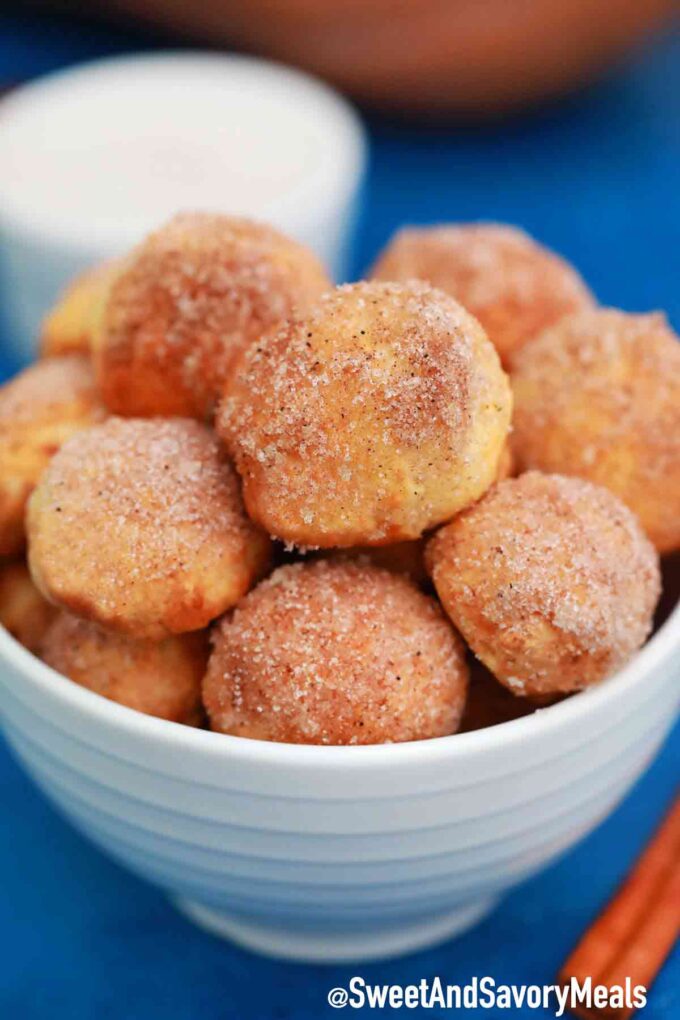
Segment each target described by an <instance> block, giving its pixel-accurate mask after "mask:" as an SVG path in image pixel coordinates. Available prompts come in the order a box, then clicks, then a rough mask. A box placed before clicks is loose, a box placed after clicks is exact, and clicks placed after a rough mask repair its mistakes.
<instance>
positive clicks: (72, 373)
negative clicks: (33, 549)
mask: <svg viewBox="0 0 680 1020" xmlns="http://www.w3.org/2000/svg"><path fill="white" fill-rule="evenodd" d="M104 417H106V411H105V409H104V406H103V404H102V403H101V400H100V399H99V396H98V393H97V389H96V387H95V383H94V377H93V374H92V369H91V367H90V364H89V361H88V359H87V358H85V357H84V356H82V355H80V354H69V355H63V356H61V357H54V358H46V359H45V360H43V361H40V362H38V363H37V364H35V365H31V366H30V367H29V368H27V369H25V370H24V371H23V372H20V373H19V375H17V376H16V377H15V378H14V379H12V380H11V381H10V382H8V383H6V384H5V385H4V386H2V387H0V556H10V555H14V554H16V553H17V552H19V551H20V550H21V549H22V548H23V546H24V542H25V528H24V511H25V507H26V501H27V500H28V497H29V496H30V494H31V492H32V491H33V488H34V486H35V484H36V482H37V481H38V478H39V477H40V475H41V473H42V471H43V470H44V468H45V467H46V465H47V464H48V462H49V460H50V458H51V457H52V456H53V455H54V453H55V452H56V451H57V450H58V449H59V447H60V446H61V445H62V443H63V442H64V441H65V440H66V439H68V438H69V436H71V435H73V434H74V433H75V432H77V431H78V430H79V429H82V428H86V427H88V426H89V425H92V424H93V423H95V422H97V421H101V420H102V419H103V418H104Z"/></svg>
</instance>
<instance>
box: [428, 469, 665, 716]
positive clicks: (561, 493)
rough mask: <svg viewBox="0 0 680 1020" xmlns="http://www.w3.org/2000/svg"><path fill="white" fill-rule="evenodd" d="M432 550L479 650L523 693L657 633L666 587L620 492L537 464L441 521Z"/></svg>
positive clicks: (625, 653)
mask: <svg viewBox="0 0 680 1020" xmlns="http://www.w3.org/2000/svg"><path fill="white" fill-rule="evenodd" d="M427 561H428V565H429V567H430V572H431V575H432V579H433V581H434V584H435V587H436V589H437V593H438V594H439V597H440V599H441V601H442V604H443V606H444V608H445V609H446V611H447V613H448V614H449V616H450V617H451V619H452V620H453V622H454V623H455V624H456V626H457V627H458V629H459V630H460V632H461V634H462V635H463V637H464V638H465V640H466V641H467V643H468V644H469V645H470V647H471V648H472V650H473V652H474V653H475V655H476V656H477V657H478V658H479V659H481V661H482V662H483V663H484V664H485V665H486V666H487V667H488V668H489V669H490V670H491V672H492V673H493V674H494V675H495V676H496V678H497V679H498V680H500V681H501V682H502V683H504V684H505V685H506V686H507V687H508V688H509V689H510V690H511V691H512V692H513V693H514V694H517V695H519V696H534V695H542V694H551V693H568V692H570V691H575V690H580V689H581V688H584V687H587V686H588V685H590V684H593V683H597V682H598V681H599V680H602V679H603V678H604V677H606V676H608V675H609V674H611V673H613V672H614V671H615V670H616V669H618V668H619V667H620V666H622V665H623V664H624V663H625V662H626V661H627V660H628V659H629V658H630V656H631V655H632V654H633V653H634V652H635V651H636V650H637V649H638V648H639V647H640V646H641V645H642V644H643V642H644V641H645V639H646V637H647V636H648V634H649V633H650V630H651V626H652V614H653V612H654V607H655V605H656V603H657V600H658V597H659V592H660V575H659V564H658V557H657V555H656V552H655V550H654V548H653V546H652V545H651V543H650V542H649V540H648V539H647V538H646V536H645V534H644V532H643V531H642V529H641V527H640V526H639V524H638V522H637V519H636V518H635V516H634V515H633V514H632V513H631V512H630V510H628V508H627V507H626V506H624V504H623V503H621V501H620V500H619V499H617V497H616V496H614V495H612V493H610V492H608V491H607V490H606V489H603V488H601V487H599V486H596V485H593V484H591V483H590V482H587V481H583V480H581V479H578V478H566V477H563V476H560V475H543V474H540V473H539V472H537V471H531V472H528V473H526V474H524V475H521V476H520V477H519V478H515V479H508V480H507V481H504V482H501V483H499V484H498V485H497V486H495V487H494V488H493V489H492V490H491V491H490V492H489V493H488V494H487V495H486V496H485V497H484V498H483V499H482V500H480V502H479V503H477V504H476V505H475V506H474V507H472V508H471V509H469V510H467V511H466V512H465V513H463V514H461V515H460V516H459V517H457V518H456V519H455V520H454V521H452V522H451V523H450V524H449V525H447V526H446V527H445V528H442V529H441V530H440V531H439V532H438V533H437V534H436V535H435V536H434V538H433V539H432V540H431V542H430V544H429V546H428V549H427Z"/></svg>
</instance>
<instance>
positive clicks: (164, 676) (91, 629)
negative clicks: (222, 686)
mask: <svg viewBox="0 0 680 1020" xmlns="http://www.w3.org/2000/svg"><path fill="white" fill-rule="evenodd" d="M208 651H209V648H208V639H207V634H206V632H205V631H199V632H196V633H193V634H180V635H179V636H177V637H170V638H166V639H165V640H164V641H160V642H157V643H156V642H152V641H137V640H135V639H133V638H128V637H124V636H123V635H121V634H113V633H111V632H110V631H105V630H103V629H102V628H101V627H98V626H97V625H96V624H94V623H91V622H90V621H89V620H81V619H79V618H78V617H77V616H73V615H72V614H71V613H60V614H59V616H58V617H57V618H56V620H55V621H54V622H53V624H52V626H51V627H50V628H49V630H48V631H47V634H46V635H45V639H44V642H43V649H42V658H43V659H44V661H45V662H46V663H47V665H48V666H51V667H52V669H56V670H57V672H58V673H63V675H64V676H67V677H69V678H70V679H71V680H73V681H75V683H77V684H80V686H81V687H87V688H88V690H90V691H94V692H95V694H101V695H102V696H103V697H105V698H108V699H109V700H110V701H117V702H118V704H119V705H127V707H128V708H134V709H136V710H137V711H138V712H144V713H145V714H146V715H155V716H158V718H159V719H170V720H171V721H172V722H178V723H185V724H186V725H188V726H197V725H199V724H200V723H201V722H202V721H203V709H202V705H201V682H202V680H203V675H204V673H205V668H206V664H207V661H208Z"/></svg>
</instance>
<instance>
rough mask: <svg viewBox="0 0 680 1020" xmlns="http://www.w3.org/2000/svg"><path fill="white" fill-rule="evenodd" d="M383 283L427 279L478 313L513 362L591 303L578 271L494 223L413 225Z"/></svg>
mask: <svg viewBox="0 0 680 1020" xmlns="http://www.w3.org/2000/svg"><path fill="white" fill-rule="evenodd" d="M371 275H372V277H373V278H374V279H378V280H408V279H413V278H417V279H420V280H427V282H428V283H431V284H432V286H433V287H440V288H441V289H442V290H444V291H446V293H447V294H450V295H451V296H452V297H454V298H455V299H456V300H457V301H460V303H461V304H462V305H463V306H464V307H465V308H467V310H468V311H469V312H471V313H472V315H475V316H476V317H477V318H478V319H479V321H480V322H481V324H482V326H483V327H484V329H485V330H486V332H487V334H488V336H489V339H490V340H491V341H492V343H493V344H495V346H496V349H497V351H498V353H499V354H500V357H501V361H502V362H503V364H504V365H506V366H507V365H508V364H509V363H510V361H511V359H512V357H513V356H514V354H515V353H516V352H517V351H518V350H519V349H520V348H521V347H522V345H523V344H525V343H526V342H527V341H528V340H530V339H531V338H532V337H535V336H536V335H537V334H538V333H540V332H541V331H542V330H543V329H545V328H546V327H547V326H550V325H551V324H552V323H553V322H557V320H558V319H561V318H562V316H564V315H567V314H568V313H569V312H573V311H576V310H577V309H580V308H588V307H590V306H591V305H592V304H593V297H592V295H591V294H590V292H589V290H588V288H587V287H586V285H585V283H584V282H583V280H582V279H581V277H580V276H579V275H578V273H577V272H576V270H575V269H574V268H573V266H570V265H569V263H568V262H566V261H565V260H564V259H562V258H560V256H559V255H556V254H555V253H554V252H551V251H549V249H547V248H544V247H543V245H540V244H538V243H537V242H536V241H534V240H533V239H532V238H531V237H529V235H528V234H525V233H524V231H523V230H518V229H517V228H516V227H510V226H506V225H504V224H497V223H464V224H456V225H454V224H452V225H448V226H439V227H422V228H415V227H410V228H406V229H404V230H400V231H398V232H397V234H395V236H394V237H393V238H392V240H391V241H390V243H389V244H388V246H387V248H386V249H385V251H384V252H383V253H382V255H381V256H380V257H379V259H378V261H377V263H376V265H375V267H374V268H373V272H372V274H371Z"/></svg>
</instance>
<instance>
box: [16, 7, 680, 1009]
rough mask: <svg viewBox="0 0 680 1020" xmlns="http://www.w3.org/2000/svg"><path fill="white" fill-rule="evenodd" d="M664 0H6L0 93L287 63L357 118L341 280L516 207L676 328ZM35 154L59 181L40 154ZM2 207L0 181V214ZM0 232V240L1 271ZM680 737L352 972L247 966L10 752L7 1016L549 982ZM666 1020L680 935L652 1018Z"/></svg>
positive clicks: (627, 849) (653, 814)
mask: <svg viewBox="0 0 680 1020" xmlns="http://www.w3.org/2000/svg"><path fill="white" fill-rule="evenodd" d="M673 7H674V4H672V3H671V2H668V0H609V2H608V3H602V2H601V0H482V2H480V0H418V2H416V0H343V2H339V0H336V2H335V3H329V2H327V0H246V2H244V0H240V2H239V0H212V2H210V3H204V4H198V3H195V2H191V0H106V2H104V0H91V2H90V3H83V2H80V3H78V4H73V3H68V2H66V0H65V2H62V3H54V4H44V3H40V4H34V3H30V2H29V3H26V2H23V3H21V4H18V3H17V4H13V3H12V2H10V3H9V4H7V3H6V4H5V5H3V13H2V14H1V15H0V88H2V89H3V90H9V91H8V92H7V95H8V96H11V90H12V88H13V87H14V86H16V85H19V84H21V83H25V82H27V81H29V80H31V79H33V78H35V77H37V76H39V75H43V74H45V73H48V72H52V71H55V70H59V69H62V68H66V67H69V66H71V65H74V64H77V63H79V62H81V61H86V60H92V59H95V58H100V57H105V56H113V55H117V54H124V53H130V52H139V51H157V50H166V49H168V48H170V49H175V48H177V47H184V46H187V47H192V48H195V47H196V46H197V45H200V46H209V47H213V48H217V49H219V48H224V49H227V50H234V49H235V50H243V51H246V52H251V53H257V54H262V55H267V56H270V57H275V58H277V59H280V60H284V61H287V62H292V63H294V64H296V65H299V66H301V67H303V68H305V69H308V70H310V71H312V72H314V73H316V74H319V75H322V76H323V77H325V78H326V79H327V80H328V81H330V82H331V83H333V84H334V85H336V86H338V87H340V88H341V89H342V90H343V91H344V92H345V93H346V94H347V95H349V96H350V98H351V100H352V101H353V102H355V103H356V104H357V105H358V108H359V111H360V115H361V117H362V119H363V122H364V124H365V126H366V129H367V137H368V165H367V172H366V175H365V179H364V183H363V188H362V193H361V200H360V207H359V211H358V217H357V222H356V228H355V231H354V235H353V241H352V244H351V245H350V250H349V254H348V259H347V262H346V268H345V270H344V275H346V276H347V277H348V278H355V277H357V276H360V275H361V274H362V272H363V271H364V270H365V269H366V267H367V266H368V265H369V264H370V262H371V261H372V260H373V258H374V257H375V255H376V254H377V252H378V250H379V249H380V248H381V247H382V246H383V245H384V244H385V243H386V241H387V239H388V238H389V236H390V235H391V233H392V232H393V231H394V230H395V229H396V228H397V227H398V226H400V225H402V224H403V223H432V222H441V221H456V220H475V219H487V220H489V219H490V220H500V221H507V222H511V223H515V224H518V225H520V226H522V227H523V228H525V229H526V230H528V231H529V232H530V233H532V234H533V235H535V236H536V237H537V238H538V239H539V240H540V241H542V242H544V243H545V244H547V245H549V246H550V247H552V248H554V249H556V250H557V251H559V252H560V253H561V254H563V255H564V256H566V257H567V258H568V259H569V260H570V261H572V262H573V263H574V264H575V265H576V266H577V267H578V269H579V270H580V272H581V273H582V274H583V276H584V277H585V278H586V280H587V281H588V283H589V284H590V286H591V287H592V289H593V290H594V291H595V293H596V295H597V297H598V298H599V299H600V301H601V302H602V303H605V304H611V305H615V306H618V307H621V308H624V309H627V310H631V311H645V310H649V309H663V310H665V311H666V312H667V314H668V316H669V318H670V320H671V322H672V323H673V324H674V326H675V328H676V330H677V329H678V328H680V287H679V286H678V281H679V269H680V262H679V259H678V252H679V250H680V189H679V187H678V183H679V167H680V35H679V34H678V31H677V27H678V26H677V20H674V19H673ZM1 124H2V103H1V102H0V126H1ZM33 169H35V168H33ZM39 169H40V174H41V178H42V179H43V180H44V188H45V189H46V190H47V191H49V190H50V189H51V188H53V187H54V185H53V183H52V181H51V177H50V161H49V155H48V158H46V159H45V160H44V162H43V163H42V164H41V166H40V168H39ZM1 179H2V167H1V166H0V180H1ZM60 187H63V184H60ZM54 200H55V201H56V202H57V203H58V201H59V191H58V189H57V193H56V195H55V196H54ZM71 200H72V196H71ZM76 206H77V202H76ZM2 211H3V193H2V187H1V185H0V223H1V221H2ZM95 226H96V225H95V224H92V230H94V229H95ZM89 227H90V225H89V224H87V223H83V224H80V225H79V229H80V230H81V231H85V232H87V230H88V228H89ZM5 247H6V238H5V236H3V235H2V234H0V266H1V263H2V258H3V255H4V254H6V252H5V251H4V249H5ZM2 286H3V284H2V277H0V379H3V378H5V377H7V376H8V375H10V374H11V373H12V372H13V371H14V370H15V369H16V367H18V365H19V363H20V362H21V360H22V359H23V358H24V357H25V355H22V353H21V352H20V350H19V348H18V347H16V346H15V345H13V344H11V343H10V338H9V333H8V329H9V327H8V326H7V323H6V322H4V324H3V322H2V320H3V317H4V312H5V309H6V307H7V305H8V303H9V301H10V298H11V295H10V294H9V293H8V291H7V284H6V283H5V288H6V289H5V291H3V290H2ZM677 737H678V734H677V731H676V734H675V736H674V738H671V741H670V742H669V744H668V745H667V746H666V749H665V751H664V752H663V754H662V755H661V757H660V758H659V759H658V760H657V762H656V763H655V765H654V767H653V769H652V771H651V772H650V773H649V774H648V775H647V776H646V777H645V779H644V780H643V781H642V783H641V784H640V785H639V786H638V788H637V790H636V791H635V792H634V793H633V795H632V796H631V797H629V798H628V799H627V801H626V802H625V804H624V805H623V806H622V807H621V808H620V809H619V810H618V812H617V813H616V814H615V815H614V816H613V817H612V818H611V819H610V820H609V821H608V822H607V823H606V825H605V826H604V827H602V828H601V829H600V830H598V831H597V832H596V833H595V834H594V835H593V836H592V837H590V838H589V839H588V840H587V842H586V843H585V844H583V845H582V846H581V847H579V848H578V849H577V850H576V851H575V852H574V853H572V854H570V855H569V856H568V857H567V858H565V859H564V860H563V861H561V862H560V863H558V864H557V865H556V866H554V867H553V868H551V869H550V870H549V871H548V872H546V873H545V874H544V875H542V876H540V877H539V878H538V879H536V880H534V881H532V882H531V883H530V884H529V885H528V886H526V887H525V888H524V889H523V890H522V891H521V893H518V894H515V895H513V896H511V897H510V898H509V899H508V900H507V901H506V903H505V904H504V905H503V906H502V907H501V909H500V911H499V912H497V913H496V914H495V915H494V916H493V918H492V919H491V920H490V921H488V922H486V923H485V924H483V925H481V926H480V927H479V928H477V929H476V930H475V931H473V932H471V933H469V934H468V935H466V936H465V937H464V938H462V939H460V940H458V941H457V942H454V943H451V944H450V945H448V946H443V947H441V948H439V949H436V950H432V951H430V952H428V953H425V954H419V955H418V956H415V957H410V958H409V959H408V960H407V961H396V962H393V963H388V964H373V965H371V966H370V967H365V968H358V969H357V968H354V969H351V970H350V969H348V968H341V967H326V968H320V967H317V968H311V967H298V966H289V965H286V964H281V963H273V962H268V961H264V960H259V959H256V958H254V957H251V956H249V955H248V954H246V953H244V952H242V951H240V950H238V949H235V948H232V947H230V946H228V945H226V944H221V943H219V942H217V941H215V940H213V939H211V938H210V937H209V936H207V935H205V934H203V933H201V932H199V931H198V930H197V929H193V928H191V927H190V926H189V925H188V924H187V923H186V922H185V921H183V920H182V919H181V918H180V917H179V916H178V915H176V914H175V913H174V912H173V911H172V909H171V908H170V906H169V905H168V904H167V903H166V901H165V899H164V897H163V896H162V894H161V893H160V892H158V891H156V890H153V889H150V888H147V887H146V886H143V885H142V884H141V883H139V882H137V881H136V880H135V879H134V878H132V877H131V876H129V875H128V874H126V873H123V872H122V871H121V870H119V869H118V868H117V867H116V866H115V865H113V864H111V863H110V862H109V861H107V860H106V859H104V858H103V857H101V856H100V854H99V853H98V852H96V851H95V850H93V849H92V848H91V847H90V846H89V845H88V844H86V843H85V842H84V841H82V840H81V839H80V837H78V836H77V835H76V834H75V833H74V832H73V831H72V830H71V829H70V828H68V827H67V826H66V824H65V823H63V822H62V821H61V819H59V818H57V817H56V816H55V815H53V813H52V812H51V810H50V809H49V808H48V806H47V805H46V804H45V803H44V802H43V800H42V799H41V798H40V796H39V795H38V794H37V793H36V792H35V791H34V790H33V788H32V787H30V785H29V783H28V780H27V779H26V778H24V776H23V775H21V774H20V773H19V772H18V770H17V768H16V767H15V766H14V764H13V762H12V761H11V760H10V758H9V756H8V754H7V752H6V750H5V749H4V748H0V794H1V795H2V800H3V806H4V812H3V813H4V817H5V826H4V835H3V837H2V840H1V841H0V867H1V869H2V871H1V873H2V876H3V896H2V898H0V938H1V939H3V941H4V942H5V944H6V949H5V950H4V952H3V954H2V956H1V957H0V1011H2V1015H7V1016H16V1017H21V1020H31V1018H36V1020H46V1018H48V1017H49V1018H50V1020H51V1018H55V1017H56V1018H61V1017H69V1018H71V1017H88V1018H89V1017H94V1016H97V1017H98V1018H109V1017H110V1018H111V1020H121V1018H125V1020H132V1018H137V1017H140V1018H141V1017H145V1018H148V1017H155V1016H159V1017H160V1016H162V1017H163V1018H164V1020H174V1018H175V1017H176V1018H178V1020H179V1018H181V1020H187V1018H188V1017H192V1016H195V1015H196V1016H197V1015H199V1014H200V1015H201V1017H203V1018H208V1020H212V1018H215V1020H217V1018H223V1017H224V1018H230V1017H234V1018H239V1020H243V1018H247V1020H255V1018H260V1017H261V1018H263V1020H285V1018H289V1020H307V1018H309V1020H312V1018H313V1020H318V1018H319V1017H322V1016H326V1015H330V1014H331V1013H332V1011H331V1010H330V1009H329V1008H328V1007H327V1006H326V1004H325V993H326V991H327V990H328V989H329V988H330V987H332V986H334V985H339V984H344V983H346V980H347V978H348V976H349V975H350V974H351V973H362V974H364V975H365V976H366V977H367V979H370V980H372V981H376V982H377V981H400V982H402V983H405V982H406V981H408V980H415V981H417V980H419V979H420V978H421V977H427V976H433V975H435V974H440V975H442V977H444V978H446V979H447V980H450V981H461V982H464V981H465V980H467V979H468V978H469V977H470V976H471V975H473V974H487V973H488V974H492V975H494V976H495V977H496V979H497V980H499V981H501V980H506V981H513V982H521V981H529V982H536V981H538V982H544V981H548V982H549V981H551V980H552V978H553V976H554V973H555V971H556V969H557V967H558V966H559V964H560V963H561V962H562V960H563V958H564V957H565V956H566V954H567V952H568V951H569V949H570V948H571V946H572V944H573V943H574V942H575V941H576V939H577V937H578V935H579V934H580V933H581V931H582V930H583V928H584V927H585V925H586V924H587V923H588V922H589V921H590V919H591V918H592V917H593V916H594V915H595V913H597V910H598V909H599V907H600V905H601V904H602V902H603V900H604V899H606V897H607V895H609V893H610V892H611V891H612V889H613V888H614V887H615V885H616V883H617V881H618V880H619V879H620V877H621V876H622V874H623V873H624V872H625V870H626V867H627V866H628V865H629V864H630V862H631V861H632V859H633V857H634V855H635V853H636V852H637V851H638V849H639V848H640V847H641V846H642V844H643V842H644V841H645V839H646V837H647V836H648V834H649V833H650V832H651V830H652V828H653V826H654V824H655V822H656V820H657V818H658V817H659V815H660V813H661V810H662V807H663V806H664V805H665V804H666V803H667V802H668V801H669V799H670V797H671V795H672V792H673V787H674V784H675V782H676V780H677V776H678V774H679V773H680V741H679V740H678V739H677ZM470 1015H472V1014H470ZM484 1015H485V1016H493V1015H495V1014H493V1013H489V1012H488V1011H485V1012H484ZM499 1015H501V1014H500V1013H499ZM513 1015H518V1016H521V1015H523V1014H522V1013H521V1012H519V1011H517V1012H516V1013H515V1014H513ZM526 1015H527V1016H536V1015H537V1014H536V1013H529V1012H527V1014H526ZM677 1015H680V960H679V959H678V954H677V951H676V954H675V956H674V957H672V958H671V960H670V962H669V964H668V965H667V966H666V968H665V969H664V971H663V973H662V975H661V977H660V978H659V981H658V984H657V986H656V987H655V993H654V996H653V997H652V1000H651V1002H650V1005H649V1007H648V1009H647V1010H646V1011H645V1017H649V1018H650V1020H670V1018H671V1017H673V1016H677Z"/></svg>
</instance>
